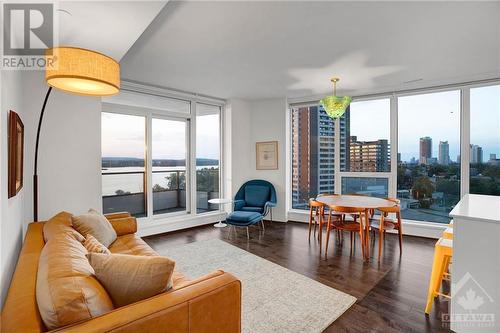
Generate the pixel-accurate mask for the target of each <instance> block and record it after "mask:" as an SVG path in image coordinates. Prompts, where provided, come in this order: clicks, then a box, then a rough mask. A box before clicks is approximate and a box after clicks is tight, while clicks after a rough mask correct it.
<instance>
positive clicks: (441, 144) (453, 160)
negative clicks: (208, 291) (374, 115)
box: [397, 90, 460, 223]
mask: <svg viewBox="0 0 500 333" xmlns="http://www.w3.org/2000/svg"><path fill="white" fill-rule="evenodd" d="M397 196H398V198H400V199H401V208H402V211H401V214H402V217H403V218H405V219H410V220H422V221H430V222H438V223H448V222H449V216H448V214H449V212H450V211H451V209H452V208H453V207H454V206H455V205H456V204H457V202H458V201H459V200H460V91H459V90H455V91H447V92H439V93H431V94H422V95H412V96H405V97H399V98H398V170H397Z"/></svg>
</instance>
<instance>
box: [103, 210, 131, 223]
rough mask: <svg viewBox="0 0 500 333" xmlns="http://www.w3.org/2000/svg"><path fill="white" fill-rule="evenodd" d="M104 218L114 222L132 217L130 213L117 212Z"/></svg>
mask: <svg viewBox="0 0 500 333" xmlns="http://www.w3.org/2000/svg"><path fill="white" fill-rule="evenodd" d="M104 216H105V217H106V218H107V219H108V220H109V221H111V220H113V219H121V218H124V217H131V216H132V215H130V213H129V212H117V213H108V214H104Z"/></svg>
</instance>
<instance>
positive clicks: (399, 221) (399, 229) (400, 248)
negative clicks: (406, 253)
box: [396, 213, 403, 255]
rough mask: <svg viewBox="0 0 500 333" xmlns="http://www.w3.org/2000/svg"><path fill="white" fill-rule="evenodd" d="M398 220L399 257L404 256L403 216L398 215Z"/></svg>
mask: <svg viewBox="0 0 500 333" xmlns="http://www.w3.org/2000/svg"><path fill="white" fill-rule="evenodd" d="M396 218H397V220H398V234H399V255H402V254H403V226H402V225H401V214H400V213H397V215H396Z"/></svg>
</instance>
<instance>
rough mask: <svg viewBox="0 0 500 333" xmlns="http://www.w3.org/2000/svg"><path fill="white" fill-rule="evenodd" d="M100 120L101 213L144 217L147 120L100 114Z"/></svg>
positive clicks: (145, 209) (105, 113) (121, 115)
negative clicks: (122, 213) (118, 213)
mask: <svg viewBox="0 0 500 333" xmlns="http://www.w3.org/2000/svg"><path fill="white" fill-rule="evenodd" d="M101 121H102V123H101V126H102V131H101V149H102V204H103V211H104V213H113V212H123V211H128V212H130V213H131V214H133V215H134V216H137V217H141V216H146V212H147V208H146V207H147V202H146V188H145V184H146V168H145V163H144V162H145V160H146V158H145V157H146V149H145V145H146V117H144V116H135V115H127V114H117V113H108V112H103V113H102V118H101Z"/></svg>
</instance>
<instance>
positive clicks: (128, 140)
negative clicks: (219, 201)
mask: <svg viewBox="0 0 500 333" xmlns="http://www.w3.org/2000/svg"><path fill="white" fill-rule="evenodd" d="M203 101H205V100H204V99H203ZM221 118H222V106H221V105H214V104H206V103H202V102H201V100H200V101H199V100H197V99H193V100H183V99H176V98H170V97H163V96H159V95H156V94H155V95H147V94H142V93H136V92H128V91H122V92H121V93H120V94H118V95H116V96H113V97H108V98H105V99H104V103H103V113H102V118H101V119H102V168H103V170H102V194H103V210H104V212H105V213H110V212H117V211H128V212H131V213H132V214H134V216H137V217H146V218H148V219H149V220H150V221H163V220H164V219H167V218H170V217H173V216H176V217H177V218H181V217H182V216H184V215H189V216H191V217H194V216H195V215H197V214H206V213H210V212H213V211H219V206H217V205H211V204H209V202H208V201H209V200H210V199H213V198H220V197H223V194H222V193H221V188H222V186H221V184H220V183H221V176H220V175H221V166H222V163H221V156H222V153H221V151H222V149H221V147H222V142H221V140H222V134H221Z"/></svg>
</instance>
